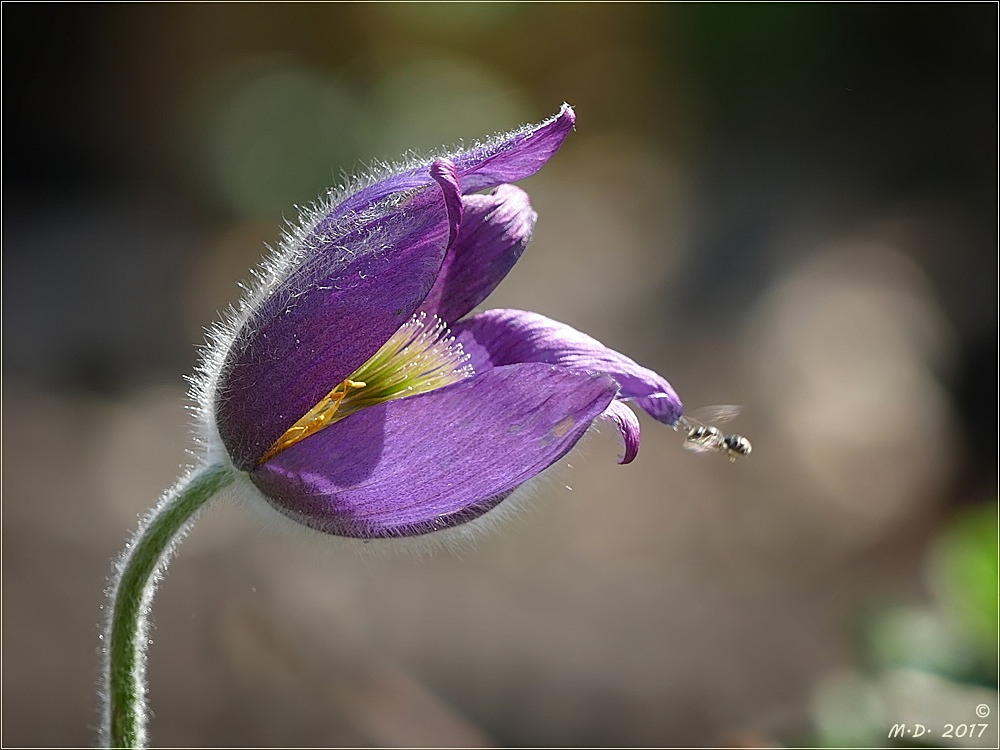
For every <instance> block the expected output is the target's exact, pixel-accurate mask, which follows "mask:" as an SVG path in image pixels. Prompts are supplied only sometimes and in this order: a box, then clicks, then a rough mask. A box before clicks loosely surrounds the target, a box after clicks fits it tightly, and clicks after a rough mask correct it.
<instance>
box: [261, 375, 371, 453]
mask: <svg viewBox="0 0 1000 750" xmlns="http://www.w3.org/2000/svg"><path fill="white" fill-rule="evenodd" d="M366 385H367V383H364V382H361V381H358V380H351V379H350V378H348V379H347V380H345V381H344V382H343V383H341V384H340V385H338V386H337V387H336V388H334V389H333V390H332V391H330V392H329V393H328V394H326V395H325V396H324V397H323V398H322V399H320V402H319V403H318V404H316V406H314V407H313V408H312V409H310V410H309V411H307V412H306V414H305V416H304V417H302V419H300V420H299V421H298V422H296V423H295V424H293V425H292V426H291V427H289V428H288V430H286V431H285V434H284V435H282V436H281V437H280V438H278V439H277V441H275V443H274V445H272V446H271V447H270V448H268V449H267V453H265V454H264V455H263V457H262V458H261V459H260V463H264V462H265V461H268V460H270V459H272V458H274V457H275V456H277V455H278V454H279V453H281V451H283V450H285V448H290V447H291V446H293V445H295V444H296V443H297V442H299V441H300V440H303V439H304V438H307V437H309V436H310V435H312V434H313V433H314V432H319V431H320V430H322V429H323V428H324V427H326V426H327V425H328V424H330V421H331V420H332V419H333V417H334V415H335V414H336V413H337V409H338V408H340V402H341V401H343V400H344V397H345V396H346V395H347V394H348V392H350V391H351V390H358V389H361V388H364V387H365V386H366Z"/></svg>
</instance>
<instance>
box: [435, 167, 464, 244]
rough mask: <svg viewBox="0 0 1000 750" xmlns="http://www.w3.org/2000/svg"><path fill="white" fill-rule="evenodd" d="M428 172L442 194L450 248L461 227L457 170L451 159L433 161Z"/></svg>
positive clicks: (459, 188)
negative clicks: (446, 212)
mask: <svg viewBox="0 0 1000 750" xmlns="http://www.w3.org/2000/svg"><path fill="white" fill-rule="evenodd" d="M430 171H431V177H432V178H433V179H434V181H435V182H436V183H437V184H438V185H439V186H440V188H441V190H442V192H443V193H444V204H445V208H446V209H447V211H448V246H449V247H451V244H452V243H453V242H454V241H455V237H457V236H458V229H459V227H460V226H461V225H462V188H461V186H460V185H459V182H458V169H457V168H456V167H455V163H454V162H453V161H452V160H451V159H435V160H434V162H433V163H432V164H431V167H430Z"/></svg>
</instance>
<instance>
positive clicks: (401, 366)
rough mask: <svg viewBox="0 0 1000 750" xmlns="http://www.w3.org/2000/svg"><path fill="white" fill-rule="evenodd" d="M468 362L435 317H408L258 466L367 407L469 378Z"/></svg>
mask: <svg viewBox="0 0 1000 750" xmlns="http://www.w3.org/2000/svg"><path fill="white" fill-rule="evenodd" d="M468 359H469V355H468V354H466V353H465V350H464V349H463V348H462V345H461V344H459V343H457V342H456V341H455V337H454V336H452V335H451V332H450V331H449V330H448V327H447V326H446V325H445V323H444V321H443V320H441V319H440V318H438V317H437V316H434V317H432V318H431V319H430V320H428V319H427V315H426V314H425V313H419V314H417V315H414V316H413V317H412V318H410V320H409V321H408V322H406V323H404V324H403V326H402V327H401V328H400V329H399V330H398V331H396V332H395V333H394V334H393V335H392V336H391V337H390V338H389V340H388V341H386V342H385V343H384V344H383V345H382V347H381V348H380V349H379V350H378V351H377V352H375V354H374V355H372V357H371V359H369V360H368V361H367V362H365V363H364V364H363V365H361V367H359V368H358V369H357V370H355V371H354V372H353V373H351V375H350V377H348V378H347V379H345V380H344V381H343V382H342V383H339V384H338V385H337V387H336V388H334V389H333V390H332V391H330V392H329V393H328V394H326V395H325V396H324V397H323V398H322V399H320V401H319V403H318V404H316V405H315V406H314V407H313V408H312V409H310V410H309V411H308V412H306V414H305V416H303V417H302V418H301V419H300V420H299V421H298V422H296V423H295V424H293V425H292V426H291V427H289V428H288V430H287V431H286V432H285V434H284V435H282V436H281V437H280V438H278V439H277V440H276V441H275V443H274V445H272V446H271V447H270V448H268V450H267V452H266V453H265V454H264V455H263V457H262V458H261V459H260V461H259V462H258V464H263V463H265V462H266V461H269V460H270V459H272V458H274V457H275V456H276V455H278V454H279V453H281V452H282V451H283V450H285V449H286V448H290V447H291V446H293V445H295V444H296V443H297V442H299V441H300V440H304V439H305V438H307V437H309V436H310V435H312V434H313V433H316V432H319V431H320V430H322V429H323V428H325V427H329V426H330V425H332V424H334V423H335V422H339V421H340V420H341V419H345V418H346V417H349V416H350V415H351V414H353V413H354V412H356V411H360V410H361V409H364V408H365V407H367V406H374V405H375V404H380V403H382V402H383V401H392V400H393V399H397V398H407V397H409V396H416V395H417V394H419V393H427V392H428V391H433V390H436V389H438V388H443V387H444V386H446V385H451V384H452V383H457V382H459V381H460V380H465V379H466V378H468V377H471V376H472V375H473V374H475V373H474V371H473V369H472V365H470V364H468Z"/></svg>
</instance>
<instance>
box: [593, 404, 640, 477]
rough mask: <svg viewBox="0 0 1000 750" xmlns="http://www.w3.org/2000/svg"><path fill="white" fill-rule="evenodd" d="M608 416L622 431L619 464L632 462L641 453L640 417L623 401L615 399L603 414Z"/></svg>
mask: <svg viewBox="0 0 1000 750" xmlns="http://www.w3.org/2000/svg"><path fill="white" fill-rule="evenodd" d="M602 416H604V417H607V418H608V419H610V420H611V421H612V422H614V423H615V426H616V427H617V428H618V431H619V432H620V433H621V438H622V452H621V454H620V455H619V456H618V463H619V464H630V463H632V461H633V460H635V457H636V456H638V455H639V419H638V417H636V415H635V412H634V411H632V410H631V409H629V408H628V407H627V406H626V405H625V404H624V403H623V402H621V401H619V400H618V399H615V400H614V401H612V402H611V403H610V404H609V405H608V408H607V409H605V410H604V414H603V415H602Z"/></svg>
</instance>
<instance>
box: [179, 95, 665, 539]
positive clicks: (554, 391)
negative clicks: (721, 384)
mask: <svg viewBox="0 0 1000 750" xmlns="http://www.w3.org/2000/svg"><path fill="white" fill-rule="evenodd" d="M574 122H575V115H574V113H573V110H572V109H571V108H570V107H569V106H568V105H564V106H563V108H562V110H561V111H560V112H559V114H557V115H556V116H555V117H553V118H551V119H550V120H547V121H546V122H543V123H541V124H540V125H536V126H529V127H525V128H523V129H521V130H518V131H516V132H514V133H511V134H508V135H504V136H500V137H497V138H496V139H494V140H492V141H490V142H488V143H487V144H485V145H480V146H477V147H474V148H472V149H469V150H466V151H463V152H460V153H457V154H453V155H450V156H448V157H444V158H439V159H436V160H434V161H433V162H431V163H429V164H427V163H423V164H417V165H413V166H408V167H406V168H403V169H397V170H395V171H387V172H386V174H385V176H383V177H382V178H381V179H377V180H373V181H371V182H369V183H366V184H363V185H359V186H356V187H355V188H354V189H353V190H352V191H350V192H347V193H345V194H343V195H338V196H332V195H331V196H330V197H329V198H328V199H327V200H326V201H325V202H323V203H322V204H321V205H318V206H316V207H314V208H313V209H311V210H310V211H308V212H307V213H306V215H305V216H304V218H303V220H302V222H301V224H300V225H299V226H298V227H296V228H294V229H293V230H292V231H291V232H289V234H288V235H287V236H286V237H285V238H284V240H283V242H282V244H281V247H280V248H279V252H278V253H276V254H275V256H274V258H273V259H271V260H269V261H267V262H266V263H265V266H264V268H263V270H262V272H261V274H260V279H259V281H260V283H259V286H258V288H257V290H256V291H255V292H253V293H252V294H251V295H250V296H249V298H248V299H247V300H246V301H245V302H244V304H243V306H242V307H241V309H240V311H239V312H237V313H234V315H233V316H232V320H231V321H229V323H228V324H227V325H226V326H225V327H223V328H220V329H219V330H217V331H216V332H215V343H216V344H217V346H216V348H215V350H214V353H211V354H209V356H208V357H207V358H206V362H205V363H204V366H203V370H202V377H201V378H200V380H199V381H198V383H197V384H196V392H197V395H198V397H199V404H200V410H201V414H202V417H203V419H204V422H205V424H206V427H207V432H208V435H209V438H210V440H209V443H210V445H214V446H217V447H219V446H221V447H222V448H224V451H225V454H226V455H227V456H228V460H230V461H231V462H232V464H233V465H234V466H235V467H236V468H238V469H240V470H242V471H244V472H246V473H247V474H248V475H249V479H250V481H251V482H252V483H253V485H255V486H256V488H257V489H259V490H260V492H261V493H262V494H263V496H264V497H265V498H266V500H267V501H268V503H270V504H271V505H272V506H274V507H275V508H276V509H278V510H279V511H280V512H282V513H284V514H285V515H287V516H290V517H291V518H293V519H295V520H298V521H300V522H301V523H303V524H305V525H307V526H310V527H312V528H314V529H318V530H321V531H324V532H328V533H330V534H336V535H340V536H348V537H360V538H365V539H369V538H376V537H398V536H412V535H417V534H424V533H428V532H432V531H437V530H440V529H444V528H447V527H451V526H454V525H457V524H460V523H463V522H466V521H469V520H472V519H474V518H476V517H478V516H480V515H482V514H483V513H485V512H486V511H488V510H490V509H491V508H493V507H495V506H496V505H497V504H498V503H501V502H502V501H503V500H504V499H505V498H506V497H507V496H508V495H510V493H511V492H512V491H513V490H514V489H516V488H517V487H518V486H520V485H521V484H523V483H525V482H526V481H528V480H529V479H531V478H532V477H534V476H536V475H537V474H539V473H540V472H541V471H543V470H544V469H546V468H547V467H549V466H550V465H552V464H553V463H555V462H556V461H558V460H559V459H560V458H562V457H563V456H564V455H565V454H566V453H567V452H568V451H569V450H570V449H571V448H572V447H573V446H574V445H575V444H576V443H577V441H578V440H579V439H580V438H581V437H582V436H583V434H584V433H585V432H586V431H587V429H588V428H589V427H590V425H591V424H592V423H593V422H594V421H595V420H596V419H598V418H600V417H604V418H607V419H609V420H610V421H611V422H612V423H613V424H615V425H616V426H617V427H618V429H619V431H620V433H621V436H622V439H623V442H624V446H625V447H624V451H623V455H622V456H621V457H620V462H621V463H628V462H629V461H631V460H632V459H633V458H635V456H636V453H637V452H638V449H639V423H638V420H637V418H636V416H635V414H634V413H633V412H632V410H631V409H629V408H628V407H627V406H625V404H624V402H625V401H632V402H634V403H635V404H636V405H638V406H639V407H641V408H642V409H644V410H645V411H647V412H648V413H649V414H651V415H652V416H653V417H655V418H656V419H658V420H660V421H662V422H665V423H666V424H668V425H675V424H676V423H677V422H678V420H679V419H680V417H681V414H682V411H683V409H682V406H681V402H680V400H679V399H678V398H677V394H676V393H675V392H674V390H673V388H671V386H670V384H669V383H668V382H667V381H666V380H664V379H663V378H662V377H660V376H659V375H657V374H656V373H654V372H652V371H651V370H648V369H646V368H644V367H640V366H639V365H637V364H636V363H635V362H633V361H632V360H631V359H629V358H628V357H626V356H624V355H622V354H619V353H618V352H616V351H613V350H611V349H608V348H607V347H605V346H603V345H602V344H600V343H599V342H598V341H596V340H594V339H592V338H590V337H589V336H586V335H585V334H582V333H580V332H578V331H575V330H574V329H572V328H570V327H569V326H566V325H563V324H561V323H557V322H555V321H552V320H549V319H547V318H545V317H543V316H541V315H537V314H535V313H530V312H523V311H520V310H491V311H488V312H484V313H480V314H478V315H473V316H471V317H465V316H467V315H468V314H469V313H470V312H471V311H472V309H473V308H474V307H475V306H476V305H478V304H479V303H480V302H482V301H483V300H484V299H485V298H486V297H487V295H489V293H490V292H491V291H492V290H493V289H494V288H495V287H496V286H497V284H498V283H499V282H500V281H501V280H502V279H503V277H504V276H505V275H506V274H507V272H508V271H509V270H510V269H511V267H512V266H513V265H514V263H515V262H516V261H517V259H518V258H519V257H520V255H521V253H522V252H523V251H524V248H525V247H526V246H527V244H528V241H529V239H530V238H531V233H532V230H533V228H534V224H535V219H536V218H537V217H536V214H535V212H534V211H533V210H532V208H531V204H530V202H529V201H528V196H527V195H526V194H525V193H524V191H522V190H521V189H520V188H518V187H515V186H514V185H512V184H510V183H512V182H514V181H517V180H520V179H521V178H524V177H528V176H529V175H532V174H534V173H535V172H536V171H538V170H539V169H540V168H541V167H542V166H543V165H544V164H545V163H546V162H547V161H548V159H549V158H550V157H551V156H552V155H553V154H554V153H555V152H556V150H557V149H558V148H559V147H560V146H561V145H562V142H563V140H564V139H565V137H566V135H567V134H568V133H569V131H570V130H571V129H572V128H573V124H574ZM485 189H492V190H491V192H489V193H485V194H482V193H479V192H477V191H481V190H485ZM449 329H450V330H449Z"/></svg>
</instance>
